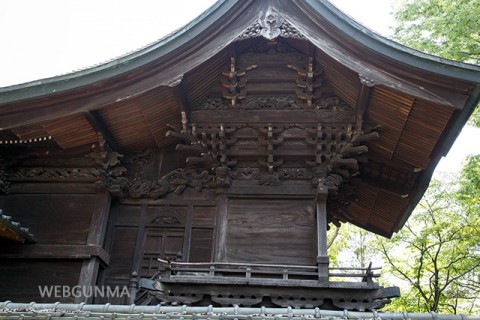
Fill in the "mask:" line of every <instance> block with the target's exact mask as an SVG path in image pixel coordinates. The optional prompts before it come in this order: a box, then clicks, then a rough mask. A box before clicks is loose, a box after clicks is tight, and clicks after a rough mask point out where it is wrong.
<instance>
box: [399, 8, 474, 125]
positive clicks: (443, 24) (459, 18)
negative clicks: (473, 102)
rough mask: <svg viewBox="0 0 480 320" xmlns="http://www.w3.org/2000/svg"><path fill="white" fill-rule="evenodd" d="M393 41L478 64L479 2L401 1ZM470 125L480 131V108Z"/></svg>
mask: <svg viewBox="0 0 480 320" xmlns="http://www.w3.org/2000/svg"><path fill="white" fill-rule="evenodd" d="M394 16H395V19H396V21H397V28H396V29H395V33H394V38H395V39H396V40H398V41H399V42H401V43H403V44H405V45H406V46H409V47H411V48H414V49H417V50H420V51H423V52H426V53H429V54H433V55H436V56H440V57H444V58H447V59H453V60H457V61H462V62H467V63H472V64H480V19H479V17H480V0H404V1H403V2H402V3H401V4H400V6H399V8H398V9H397V10H396V12H395V13H394ZM470 123H471V124H473V125H475V126H477V127H480V108H479V107H477V108H476V110H475V112H474V114H473V116H472V117H471V119H470Z"/></svg>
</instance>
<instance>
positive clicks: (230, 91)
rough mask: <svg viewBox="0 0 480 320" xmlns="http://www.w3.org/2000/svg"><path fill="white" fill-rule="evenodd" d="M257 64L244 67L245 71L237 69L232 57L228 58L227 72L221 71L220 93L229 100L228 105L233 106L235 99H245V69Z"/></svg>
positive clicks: (252, 67) (235, 102) (248, 69)
mask: <svg viewBox="0 0 480 320" xmlns="http://www.w3.org/2000/svg"><path fill="white" fill-rule="evenodd" d="M256 67H257V65H255V64H252V65H249V66H247V67H246V68H245V71H239V70H238V68H237V65H236V61H235V58H234V57H231V58H230V69H229V71H228V72H222V75H223V76H224V78H223V79H222V86H223V88H224V90H222V95H223V97H224V98H225V99H227V100H229V101H230V105H231V106H232V107H235V106H236V105H237V100H240V99H245V96H246V95H247V90H246V88H245V86H246V84H247V81H246V79H245V78H244V77H245V74H246V73H247V71H250V70H252V69H255V68H256Z"/></svg>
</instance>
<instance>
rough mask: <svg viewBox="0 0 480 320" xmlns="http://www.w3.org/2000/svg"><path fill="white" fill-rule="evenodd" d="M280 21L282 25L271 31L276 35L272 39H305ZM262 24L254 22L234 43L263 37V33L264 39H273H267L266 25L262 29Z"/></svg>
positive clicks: (290, 26) (267, 29) (267, 30)
mask: <svg viewBox="0 0 480 320" xmlns="http://www.w3.org/2000/svg"><path fill="white" fill-rule="evenodd" d="M275 14H276V13H274V14H273V15H272V18H274V15H275ZM265 18H266V16H265V17H264V18H263V19H262V18H260V19H259V20H264V21H265ZM280 18H281V17H280ZM281 19H282V20H283V21H282V23H281V24H280V25H279V26H277V27H276V29H275V30H274V31H273V34H276V36H275V37H274V38H276V37H282V38H292V39H305V37H304V36H303V35H302V34H301V33H300V32H299V31H298V30H297V29H295V27H293V26H292V25H291V24H290V23H288V22H287V21H286V20H285V19H283V18H281ZM264 24H265V22H256V23H255V24H253V25H252V26H250V27H249V28H248V29H247V30H245V32H243V33H242V34H241V35H240V36H238V38H237V39H236V40H235V41H239V40H245V39H251V38H256V37H260V36H263V33H265V34H267V36H266V37H265V38H267V39H274V38H269V37H270V35H269V26H268V23H267V26H266V27H265V28H264V27H263V25H264ZM275 25H278V22H275ZM270 29H271V28H270ZM262 31H263V33H262Z"/></svg>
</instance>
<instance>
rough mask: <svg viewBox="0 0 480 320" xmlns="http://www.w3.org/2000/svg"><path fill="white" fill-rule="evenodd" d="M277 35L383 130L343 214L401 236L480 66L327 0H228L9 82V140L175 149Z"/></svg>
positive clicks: (468, 103)
mask: <svg viewBox="0 0 480 320" xmlns="http://www.w3.org/2000/svg"><path fill="white" fill-rule="evenodd" d="M277 39H283V40H284V42H285V43H286V45H287V46H289V47H290V48H293V49H292V50H296V51H297V52H298V53H299V54H302V55H304V56H308V57H311V58H312V61H313V65H314V67H315V68H316V69H321V70H323V76H324V78H325V79H324V80H325V83H328V86H329V90H330V94H331V95H332V96H335V97H338V98H339V99H341V100H342V101H343V102H345V103H346V104H348V105H350V106H351V107H352V108H353V110H354V112H355V114H356V117H357V118H358V119H360V120H362V119H363V121H364V122H365V123H372V124H376V125H378V126H379V129H378V133H379V136H380V138H379V139H378V140H376V141H373V142H368V143H367V146H368V149H369V152H368V153H367V154H366V155H365V156H366V158H364V159H363V160H361V161H360V160H359V162H360V175H359V179H356V181H355V184H354V186H355V194H356V200H355V202H353V203H351V205H350V206H349V207H348V209H347V210H346V211H345V212H344V216H343V219H345V220H347V221H351V222H353V223H355V224H357V225H359V226H361V227H364V228H366V229H368V230H371V231H374V232H377V233H379V234H383V235H386V236H390V235H391V234H392V233H393V232H395V231H397V230H398V229H399V228H401V226H402V225H403V224H404V222H405V221H406V219H407V218H408V216H409V215H410V213H411V211H412V210H413V208H414V206H415V205H416V203H417V202H418V201H419V199H420V197H421V196H422V195H423V192H424V191H425V189H426V187H427V185H428V183H429V181H430V178H431V175H432V173H433V170H434V168H435V166H436V164H437V163H438V161H439V160H440V158H441V157H442V156H443V155H445V154H446V153H447V151H448V149H449V148H450V147H451V145H452V144H453V141H454V139H455V138H456V136H457V135H458V133H459V131H460V129H461V127H462V126H463V125H464V124H465V122H466V120H467V119H468V117H469V116H470V114H471V113H472V112H473V109H474V107H475V106H476V105H477V103H478V101H479V98H480V67H478V66H473V65H468V64H462V63H458V62H453V61H447V60H445V59H441V58H438V57H433V56H429V55H427V54H423V53H420V52H417V51H414V50H412V49H409V48H406V47H404V46H401V45H399V44H397V43H395V42H392V41H389V40H387V39H385V38H382V37H381V36H379V35H377V34H375V33H373V32H371V31H369V30H368V29H366V28H364V27H363V26H361V25H360V24H358V23H356V22H355V21H353V20H351V19H350V18H348V17H347V16H345V15H344V14H343V13H341V12H340V11H339V10H337V9H336V8H335V7H334V6H332V5H331V4H330V3H329V2H328V1H325V0H303V1H300V0H292V1H287V0H268V1H265V0H256V1H255V0H245V1H244V0H224V1H218V2H217V3H216V4H215V5H214V6H212V7H211V8H210V9H209V10H207V11H206V12H204V13H203V14H202V15H201V16H199V17H198V18H197V19H195V20H194V21H192V22H191V23H190V24H188V25H187V26H185V27H184V28H181V29H179V30H178V31H177V32H176V33H173V34H171V35H169V36H167V37H165V38H163V39H161V40H159V41H158V42H156V43H154V44H152V45H150V46H148V47H145V48H143V49H141V50H139V51H137V52H134V53H132V54H129V55H126V56H124V57H122V58H119V59H117V60H114V61H111V62H108V63H106V64H103V65H100V66H97V67H94V68H91V69H86V70H82V71H79V72H75V73H72V74H68V75H64V76H59V77H54V78H49V79H44V80H39V81H34V82H30V83H26V84H21V85H16V86H11V87H6V88H0V140H2V141H1V142H3V144H4V145H8V146H10V147H11V145H12V144H15V142H18V143H20V142H21V143H23V144H30V143H32V141H37V139H43V140H45V139H47V137H48V139H51V140H52V141H53V143H54V144H56V146H57V147H58V148H60V149H62V150H69V149H72V148H76V147H79V146H85V145H89V144H92V143H96V142H98V133H100V134H102V136H103V137H104V138H105V139H106V140H107V142H108V143H109V144H110V145H111V146H112V147H114V149H116V150H119V151H123V152H128V151H138V150H144V149H148V148H160V149H161V148H165V147H167V146H169V145H171V144H173V143H174V142H175V140H173V139H172V138H169V137H165V132H166V131H167V126H171V125H172V124H173V125H176V124H179V123H180V122H181V112H186V113H187V114H190V113H191V111H192V110H193V108H194V107H195V106H198V105H199V104H201V103H202V101H204V100H205V99H207V98H210V97H218V96H219V95H220V96H221V90H220V89H219V88H218V87H219V83H220V76H221V74H222V71H224V70H226V69H227V68H228V64H229V62H230V58H231V57H235V56H242V54H245V53H246V52H248V50H249V48H253V47H255V46H257V45H259V43H260V42H261V41H263V42H264V43H266V44H267V46H268V45H269V43H274V42H275V41H276V40H277ZM283 40H282V41H283ZM259 41H260V42H259ZM360 120H359V121H360ZM43 140H42V141H43ZM8 146H7V147H8Z"/></svg>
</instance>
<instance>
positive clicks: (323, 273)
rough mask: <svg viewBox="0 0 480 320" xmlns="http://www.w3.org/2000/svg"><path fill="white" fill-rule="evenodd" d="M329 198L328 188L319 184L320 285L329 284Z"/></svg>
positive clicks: (318, 253) (318, 237)
mask: <svg viewBox="0 0 480 320" xmlns="http://www.w3.org/2000/svg"><path fill="white" fill-rule="evenodd" d="M327 196H328V188H327V187H325V186H323V184H321V183H320V184H319V186H318V188H317V204H316V209H317V210H316V211H317V212H316V213H317V214H316V217H317V266H318V281H319V283H326V282H328V264H329V258H328V251H327Z"/></svg>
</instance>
